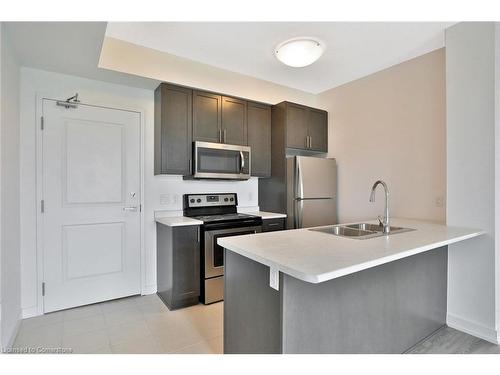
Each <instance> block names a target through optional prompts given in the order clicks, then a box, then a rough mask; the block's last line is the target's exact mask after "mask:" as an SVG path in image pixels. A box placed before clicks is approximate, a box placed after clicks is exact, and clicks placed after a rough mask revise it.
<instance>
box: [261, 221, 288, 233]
mask: <svg viewBox="0 0 500 375" xmlns="http://www.w3.org/2000/svg"><path fill="white" fill-rule="evenodd" d="M284 229H285V219H284V218H279V219H264V220H262V231H263V232H273V231H275V230H284Z"/></svg>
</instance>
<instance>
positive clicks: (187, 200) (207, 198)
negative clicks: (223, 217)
mask: <svg viewBox="0 0 500 375" xmlns="http://www.w3.org/2000/svg"><path fill="white" fill-rule="evenodd" d="M237 204H238V201H237V198H236V193H225V194H186V195H185V196H184V205H185V207H189V208H193V207H215V206H236V205H237Z"/></svg>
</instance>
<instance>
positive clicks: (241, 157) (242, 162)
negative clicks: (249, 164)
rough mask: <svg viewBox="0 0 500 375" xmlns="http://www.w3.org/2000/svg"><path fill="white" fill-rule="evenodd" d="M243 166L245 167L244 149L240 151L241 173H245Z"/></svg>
mask: <svg viewBox="0 0 500 375" xmlns="http://www.w3.org/2000/svg"><path fill="white" fill-rule="evenodd" d="M243 168H245V156H244V155H243V151H240V173H243Z"/></svg>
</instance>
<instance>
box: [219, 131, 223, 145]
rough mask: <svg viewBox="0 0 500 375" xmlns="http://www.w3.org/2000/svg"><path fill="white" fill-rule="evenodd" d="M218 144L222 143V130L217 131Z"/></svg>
mask: <svg viewBox="0 0 500 375" xmlns="http://www.w3.org/2000/svg"><path fill="white" fill-rule="evenodd" d="M219 143H222V130H221V129H219Z"/></svg>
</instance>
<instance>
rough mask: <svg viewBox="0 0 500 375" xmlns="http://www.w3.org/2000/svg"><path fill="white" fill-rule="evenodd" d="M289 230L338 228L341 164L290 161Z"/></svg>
mask: <svg viewBox="0 0 500 375" xmlns="http://www.w3.org/2000/svg"><path fill="white" fill-rule="evenodd" d="M286 161H287V163H286V196H287V210H286V211H287V227H288V228H289V229H290V228H308V227H315V226H320V225H329V224H337V164H336V162H335V159H325V158H317V157H311V156H293V157H287V160H286Z"/></svg>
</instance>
